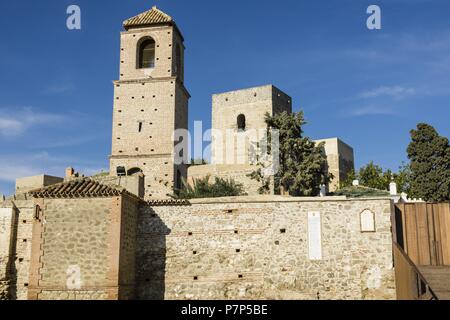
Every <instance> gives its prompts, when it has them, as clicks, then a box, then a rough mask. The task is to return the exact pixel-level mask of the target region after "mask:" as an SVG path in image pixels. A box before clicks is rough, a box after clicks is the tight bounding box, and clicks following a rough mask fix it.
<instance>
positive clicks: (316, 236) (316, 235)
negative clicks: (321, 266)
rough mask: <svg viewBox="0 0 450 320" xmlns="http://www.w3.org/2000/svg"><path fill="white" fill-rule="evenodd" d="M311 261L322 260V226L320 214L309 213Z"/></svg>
mask: <svg viewBox="0 0 450 320" xmlns="http://www.w3.org/2000/svg"><path fill="white" fill-rule="evenodd" d="M308 245H309V250H308V252H309V259H310V260H321V259H322V226H321V221H320V212H308Z"/></svg>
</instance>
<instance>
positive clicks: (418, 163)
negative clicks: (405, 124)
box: [407, 123, 450, 201]
mask: <svg viewBox="0 0 450 320" xmlns="http://www.w3.org/2000/svg"><path fill="white" fill-rule="evenodd" d="M407 152H408V158H409V160H410V161H411V163H410V170H411V181H410V188H411V190H410V192H411V196H412V197H415V198H422V199H424V200H426V201H448V200H450V146H449V141H448V139H447V138H446V137H442V136H440V135H439V134H438V133H437V131H436V130H435V129H434V128H433V127H432V126H430V125H428V124H425V123H419V124H418V125H417V129H416V130H411V143H410V144H409V146H408V149H407Z"/></svg>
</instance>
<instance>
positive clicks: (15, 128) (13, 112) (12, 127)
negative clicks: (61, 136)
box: [0, 108, 65, 137]
mask: <svg viewBox="0 0 450 320" xmlns="http://www.w3.org/2000/svg"><path fill="white" fill-rule="evenodd" d="M64 120H65V117H64V116H62V115H58V114H53V113H47V112H41V111H36V110H34V109H33V108H2V109H0V137H1V136H7V137H10V136H18V135H21V134H23V133H24V132H25V131H26V130H27V129H28V128H30V127H32V126H36V125H49V124H55V123H59V122H62V121H64Z"/></svg>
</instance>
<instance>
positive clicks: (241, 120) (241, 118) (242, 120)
mask: <svg viewBox="0 0 450 320" xmlns="http://www.w3.org/2000/svg"><path fill="white" fill-rule="evenodd" d="M245 126H246V124H245V116H244V115H243V114H240V115H238V117H237V128H238V130H242V131H244V130H245Z"/></svg>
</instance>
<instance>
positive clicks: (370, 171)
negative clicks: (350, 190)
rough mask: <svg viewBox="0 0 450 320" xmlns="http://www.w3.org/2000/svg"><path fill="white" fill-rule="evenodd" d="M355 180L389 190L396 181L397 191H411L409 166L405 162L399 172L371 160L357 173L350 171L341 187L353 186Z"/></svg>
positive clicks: (375, 187)
mask: <svg viewBox="0 0 450 320" xmlns="http://www.w3.org/2000/svg"><path fill="white" fill-rule="evenodd" d="M353 180H359V183H360V184H361V185H362V186H365V187H369V188H373V189H379V190H389V184H390V183H391V182H392V181H394V182H395V183H396V184H397V191H398V192H399V193H401V192H406V193H408V192H409V181H410V173H409V166H408V165H405V164H403V165H402V166H401V167H400V168H399V171H398V172H397V173H395V172H393V171H392V170H390V169H388V170H386V171H384V170H383V168H381V166H379V165H377V164H375V163H374V162H373V161H371V162H370V163H369V164H367V165H365V166H362V167H361V168H360V169H359V171H358V172H357V173H355V171H351V172H349V174H348V175H347V178H346V179H345V180H344V181H343V182H342V183H341V184H340V189H344V188H347V187H350V186H352V183H353Z"/></svg>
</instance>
